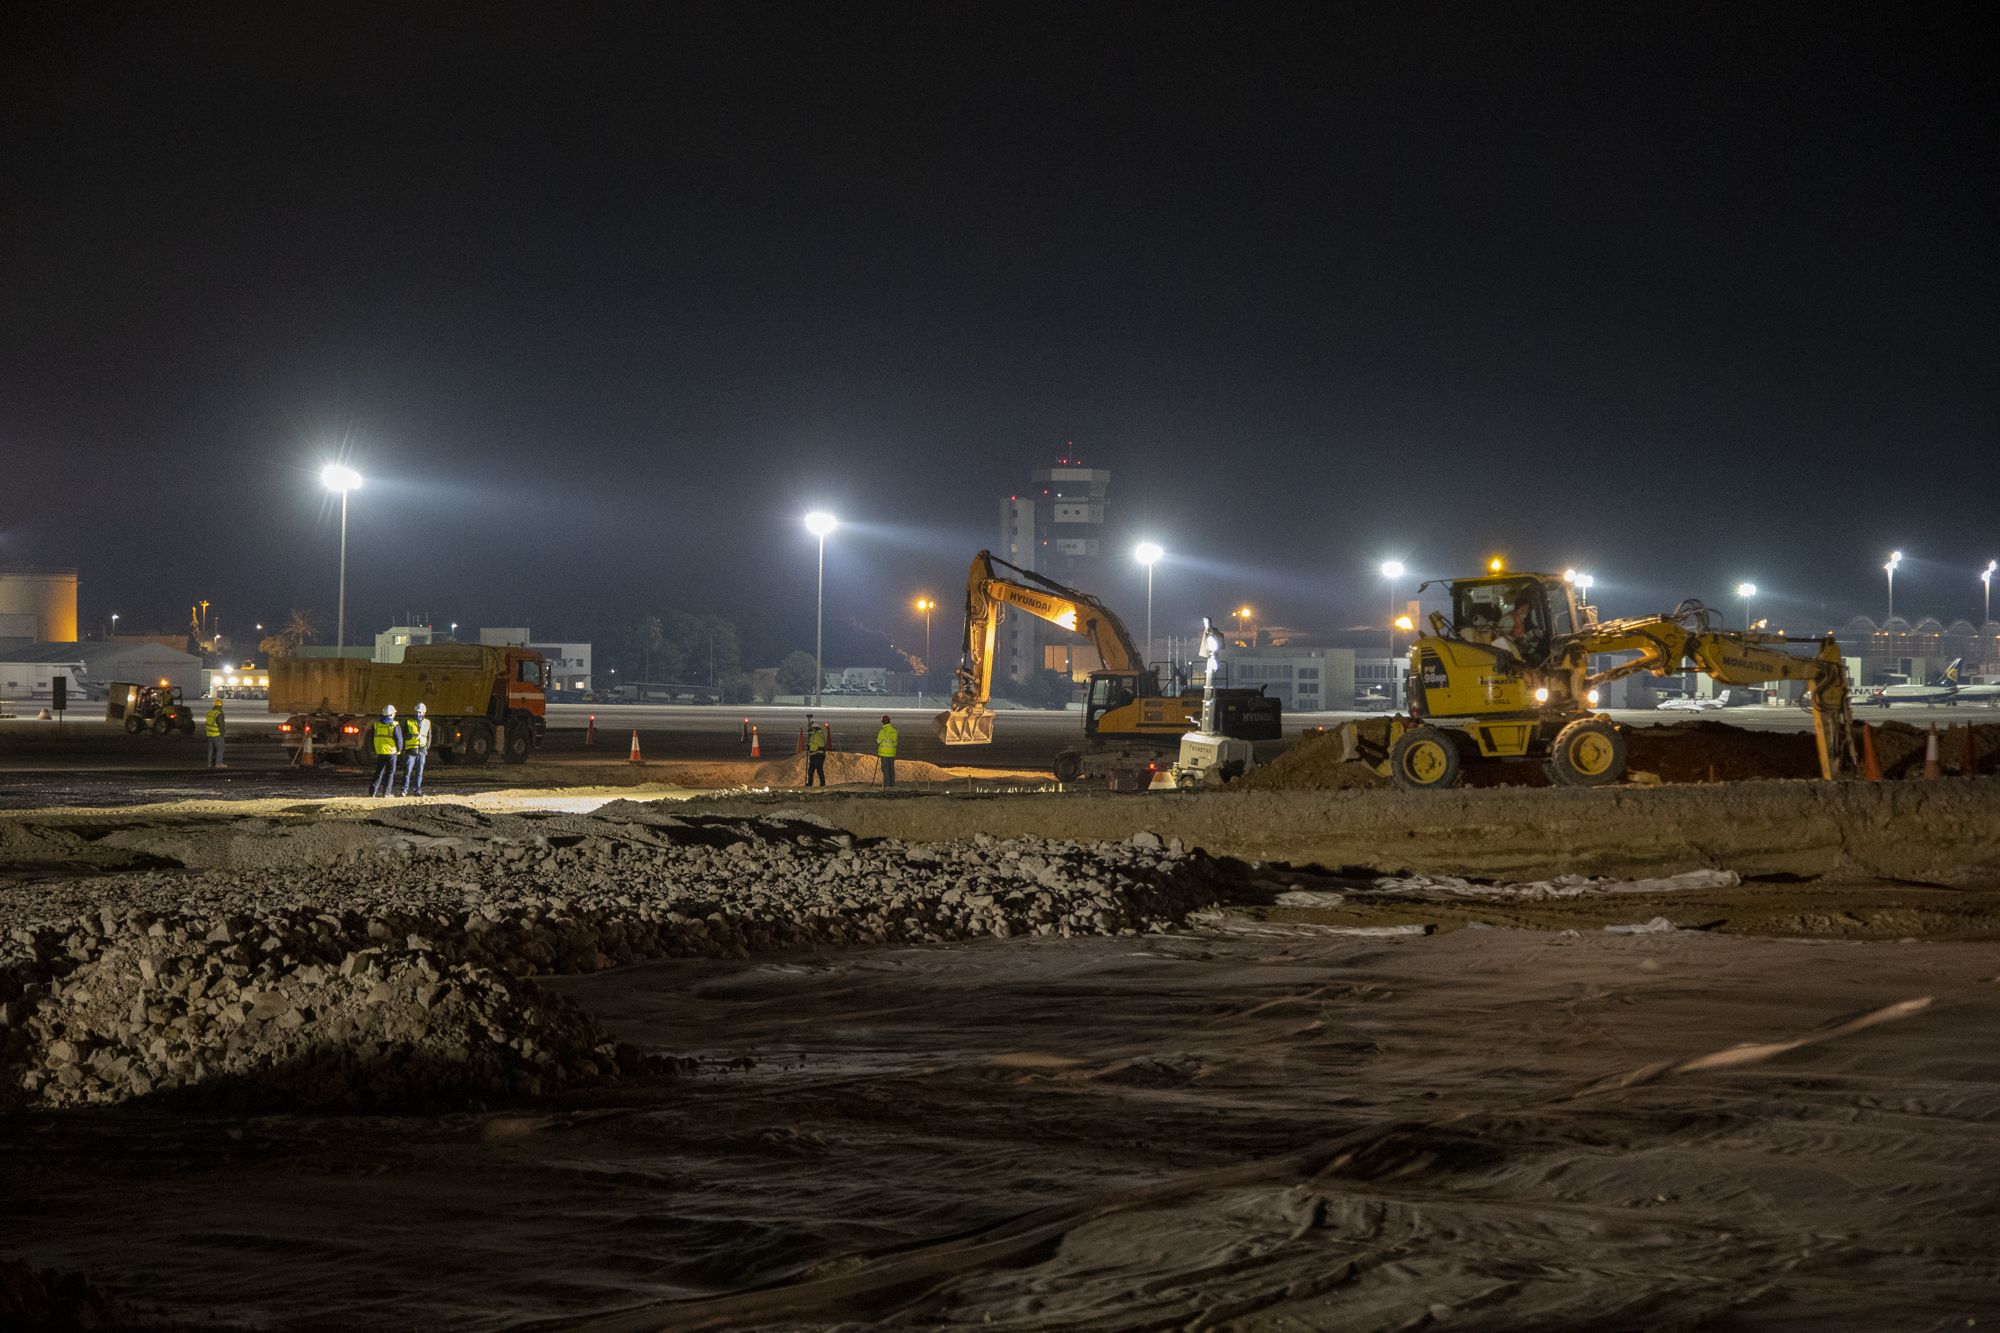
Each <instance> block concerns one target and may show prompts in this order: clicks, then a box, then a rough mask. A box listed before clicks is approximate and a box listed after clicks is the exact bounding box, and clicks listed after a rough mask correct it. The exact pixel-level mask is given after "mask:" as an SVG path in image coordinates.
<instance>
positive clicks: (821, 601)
mask: <svg viewBox="0 0 2000 1333" xmlns="http://www.w3.org/2000/svg"><path fill="white" fill-rule="evenodd" d="M839 526H840V520H839V519H837V518H835V517H834V516H833V515H832V514H829V513H827V512H826V511H825V510H824V509H815V510H813V511H812V512H811V513H810V514H807V515H806V531H807V532H810V533H811V534H812V535H813V536H815V537H817V538H819V581H818V592H817V594H816V595H815V597H814V602H813V707H814V708H818V707H819V701H820V690H821V689H822V688H823V687H824V686H825V684H826V658H825V647H826V538H827V534H828V533H830V532H832V531H833V530H834V529H835V528H837V527H839Z"/></svg>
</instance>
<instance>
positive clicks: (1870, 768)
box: [1861, 722, 1882, 782]
mask: <svg viewBox="0 0 2000 1333" xmlns="http://www.w3.org/2000/svg"><path fill="white" fill-rule="evenodd" d="M1861 776H1862V777H1864V778H1866V779H1868V780H1869V781H1870V782H1880V781H1881V780H1882V761H1881V760H1880V759H1877V758H1876V757H1875V728H1873V727H1871V726H1869V725H1868V724H1867V723H1866V722H1864V723H1862V724H1861Z"/></svg>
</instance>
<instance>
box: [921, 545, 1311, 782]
mask: <svg viewBox="0 0 2000 1333" xmlns="http://www.w3.org/2000/svg"><path fill="white" fill-rule="evenodd" d="M1008 609H1012V610H1017V611H1025V612H1027V613H1028V614H1029V615H1031V616H1035V617H1037V618H1038V619H1041V620H1046V621H1048V622H1049V623H1050V624H1052V625H1057V626H1060V627H1061V628H1063V629H1066V630H1069V631H1070V632H1071V633H1074V634H1081V635H1082V636H1084V637H1085V638H1087V639H1089V640H1090V642H1091V644H1092V645H1093V646H1094V647H1095V648H1096V649H1097V656H1098V659H1099V661H1100V662H1101V663H1102V664H1103V667H1102V669H1101V670H1098V671H1093V672H1091V673H1090V688H1089V692H1088V694H1086V696H1085V699H1084V705H1083V737H1084V740H1083V744H1082V745H1081V746H1080V747H1079V748H1077V749H1074V750H1064V751H1063V752H1062V753H1060V754H1058V755H1057V756H1056V762H1055V775H1056V778H1057V780H1058V781H1061V782H1074V781H1077V780H1078V779H1079V778H1100V777H1101V778H1104V779H1105V780H1106V781H1107V783H1108V785H1110V786H1111V787H1113V788H1114V789H1125V788H1134V787H1144V786H1146V785H1148V784H1149V783H1150V781H1151V779H1152V776H1153V774H1154V773H1155V772H1162V771H1166V770H1168V769H1170V768H1171V767H1172V766H1173V764H1174V762H1175V760H1176V757H1177V755H1178V753H1179V748H1180V742H1181V737H1183V736H1185V735H1186V734H1187V733H1189V732H1191V731H1193V730H1195V728H1196V727H1197V726H1199V725H1200V723H1201V720H1202V691H1201V690H1198V689H1190V690H1185V691H1182V692H1180V693H1175V694H1165V693H1162V692H1161V690H1160V682H1159V674H1158V672H1157V671H1155V670H1154V669H1153V668H1152V667H1149V666H1147V665H1146V664H1145V662H1144V660H1143V658H1142V655H1141V654H1140V652H1139V649H1138V646H1137V645H1136V644H1134V643H1133V642H1132V636H1131V635H1130V634H1129V633H1127V632H1126V629H1125V625H1124V622H1122V621H1120V620H1119V619H1118V617H1117V616H1116V615H1113V614H1112V612H1111V609H1110V608H1109V607H1107V606H1105V605H1104V603H1102V602H1100V601H1098V600H1097V599H1096V598H1095V597H1092V596H1091V595H1090V594H1089V593H1086V592H1079V591H1077V590H1076V589H1075V588H1067V587H1064V586H1063V585H1062V584H1060V583H1057V582H1055V581H1054V580H1053V579H1048V578H1044V577H1043V576H1042V575H1040V574H1037V573H1035V572H1034V571H1033V570H1027V569H1022V568H1020V567H1019V566H1016V565H1011V564H1008V563H1007V562H1006V561H1004V560H1000V559H997V558H996V557H995V556H994V555H993V554H992V552H990V551H981V552H980V553H979V554H978V555H976V556H974V557H973V558H972V567H971V569H970V570H969V571H968V572H967V574H966V579H965V645H964V650H963V656H962V658H961V659H960V662H959V667H958V677H957V685H956V688H955V689H954V690H953V692H952V696H951V707H950V709H948V710H947V711H945V712H942V713H939V714H938V715H937V718H936V720H935V726H936V728H937V734H938V739H940V740H942V741H943V742H944V743H945V744H946V745H985V744H988V743H990V742H991V741H992V739H993V708H992V706H991V704H990V702H989V701H990V700H991V699H992V697H993V643H994V636H995V633H996V632H997V631H998V629H999V627H1000V618H1001V616H1002V615H1003V614H1005V612H1006V611H1007V610H1008ZM1215 713H1216V717H1215V726H1216V729H1217V731H1218V733H1219V734H1221V735H1224V736H1229V737H1232V738H1234V739H1237V740H1246V741H1260V740H1277V739H1278V737H1279V736H1280V735H1281V734H1282V728H1283V721H1284V719H1283V710H1282V706H1281V705H1280V704H1279V702H1278V700H1276V699H1274V698H1272V697H1271V696H1269V695H1267V694H1265V693H1264V691H1263V690H1262V688H1258V689H1254V690H1251V689H1240V688H1239V689H1218V690H1216V691H1215Z"/></svg>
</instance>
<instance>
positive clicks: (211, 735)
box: [202, 699, 228, 768]
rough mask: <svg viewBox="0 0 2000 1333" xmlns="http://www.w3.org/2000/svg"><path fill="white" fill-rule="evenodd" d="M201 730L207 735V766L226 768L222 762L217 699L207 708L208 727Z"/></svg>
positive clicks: (220, 702) (220, 728)
mask: <svg viewBox="0 0 2000 1333" xmlns="http://www.w3.org/2000/svg"><path fill="white" fill-rule="evenodd" d="M202 730H203V731H204V732H206V733H207V735H208V766H209V767H210V768H226V767H228V766H227V765H226V764H224V763H223V762H222V700H220V699H217V700H215V701H214V702H213V703H211V704H209V706H208V725H207V726H205V727H203V728H202Z"/></svg>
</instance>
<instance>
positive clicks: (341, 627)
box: [319, 463, 361, 655]
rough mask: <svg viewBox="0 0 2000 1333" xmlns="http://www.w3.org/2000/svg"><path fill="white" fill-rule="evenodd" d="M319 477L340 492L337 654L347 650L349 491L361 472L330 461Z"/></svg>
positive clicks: (335, 642)
mask: <svg viewBox="0 0 2000 1333" xmlns="http://www.w3.org/2000/svg"><path fill="white" fill-rule="evenodd" d="M319 479H320V481H321V483H322V484H324V485H325V487H326V488H327V489H328V490H330V491H338V492H340V609H339V610H337V611H336V612H334V622H333V623H334V630H333V643H334V653H335V654H336V655H338V654H340V653H343V652H345V651H346V650H347V493H348V492H349V491H351V490H354V489H355V488H356V487H358V486H360V485H361V474H360V473H359V472H356V471H355V470H354V469H353V468H351V467H347V466H345V465H344V464H340V463H328V464H327V465H326V466H325V467H323V468H321V469H320V470H319Z"/></svg>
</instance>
